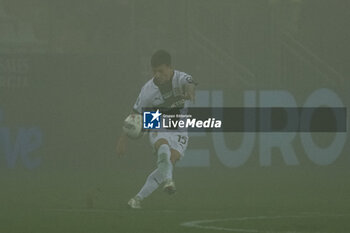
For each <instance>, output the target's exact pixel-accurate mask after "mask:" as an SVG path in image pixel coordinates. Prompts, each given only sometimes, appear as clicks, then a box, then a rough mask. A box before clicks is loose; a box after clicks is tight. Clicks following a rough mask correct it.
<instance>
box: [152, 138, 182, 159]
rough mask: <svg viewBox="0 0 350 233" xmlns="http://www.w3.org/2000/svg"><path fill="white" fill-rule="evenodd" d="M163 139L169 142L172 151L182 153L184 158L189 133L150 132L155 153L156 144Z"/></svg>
mask: <svg viewBox="0 0 350 233" xmlns="http://www.w3.org/2000/svg"><path fill="white" fill-rule="evenodd" d="M161 138H163V139H165V140H167V141H168V143H169V146H170V148H171V149H174V150H177V151H178V152H180V154H181V157H183V156H184V154H185V151H186V148H187V145H188V134H187V132H150V133H149V141H150V143H151V145H152V148H153V150H154V151H155V149H154V143H156V142H157V141H158V140H159V139H161Z"/></svg>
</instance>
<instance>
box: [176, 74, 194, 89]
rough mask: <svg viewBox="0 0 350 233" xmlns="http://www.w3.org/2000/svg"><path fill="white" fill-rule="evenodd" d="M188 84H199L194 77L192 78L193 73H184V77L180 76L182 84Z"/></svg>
mask: <svg viewBox="0 0 350 233" xmlns="http://www.w3.org/2000/svg"><path fill="white" fill-rule="evenodd" d="M186 84H194V85H197V84H198V83H196V82H195V81H194V80H193V78H192V76H191V75H189V74H186V75H184V76H182V77H181V78H180V85H181V86H182V87H183V86H184V85H186Z"/></svg>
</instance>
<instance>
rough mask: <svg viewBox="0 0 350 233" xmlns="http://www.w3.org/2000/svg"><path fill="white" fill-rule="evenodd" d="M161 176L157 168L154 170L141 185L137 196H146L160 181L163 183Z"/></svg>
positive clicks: (142, 197) (141, 197)
mask: <svg viewBox="0 0 350 233" xmlns="http://www.w3.org/2000/svg"><path fill="white" fill-rule="evenodd" d="M163 181H164V180H163V178H162V176H161V174H160V172H159V170H158V168H157V169H156V170H154V171H153V172H152V173H151V174H150V175H149V176H148V177H147V180H146V183H145V184H144V185H143V187H142V188H141V190H140V192H139V193H138V194H137V195H136V196H137V197H139V198H140V199H141V200H142V199H144V198H146V197H148V196H149V195H151V193H153V191H154V190H156V189H157V188H158V187H159V185H160V184H161V183H163Z"/></svg>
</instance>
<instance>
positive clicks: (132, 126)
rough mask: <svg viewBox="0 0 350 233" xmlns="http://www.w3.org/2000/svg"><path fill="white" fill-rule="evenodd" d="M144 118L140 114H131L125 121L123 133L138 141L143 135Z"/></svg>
mask: <svg viewBox="0 0 350 233" xmlns="http://www.w3.org/2000/svg"><path fill="white" fill-rule="evenodd" d="M141 129H142V116H141V115H140V114H130V115H129V116H128V117H127V118H126V119H125V120H124V125H123V131H124V132H125V133H126V135H127V136H128V137H130V138H133V139H136V138H139V137H141V136H142V135H143V132H142V131H141Z"/></svg>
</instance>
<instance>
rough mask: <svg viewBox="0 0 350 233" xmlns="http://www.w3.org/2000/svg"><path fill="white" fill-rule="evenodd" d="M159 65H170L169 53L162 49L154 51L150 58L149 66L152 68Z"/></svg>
mask: <svg viewBox="0 0 350 233" xmlns="http://www.w3.org/2000/svg"><path fill="white" fill-rule="evenodd" d="M160 65H168V66H170V65H171V56H170V54H169V53H168V52H167V51H165V50H162V49H161V50H158V51H157V52H155V53H154V54H153V55H152V58H151V66H152V67H153V68H154V67H157V66H160Z"/></svg>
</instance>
